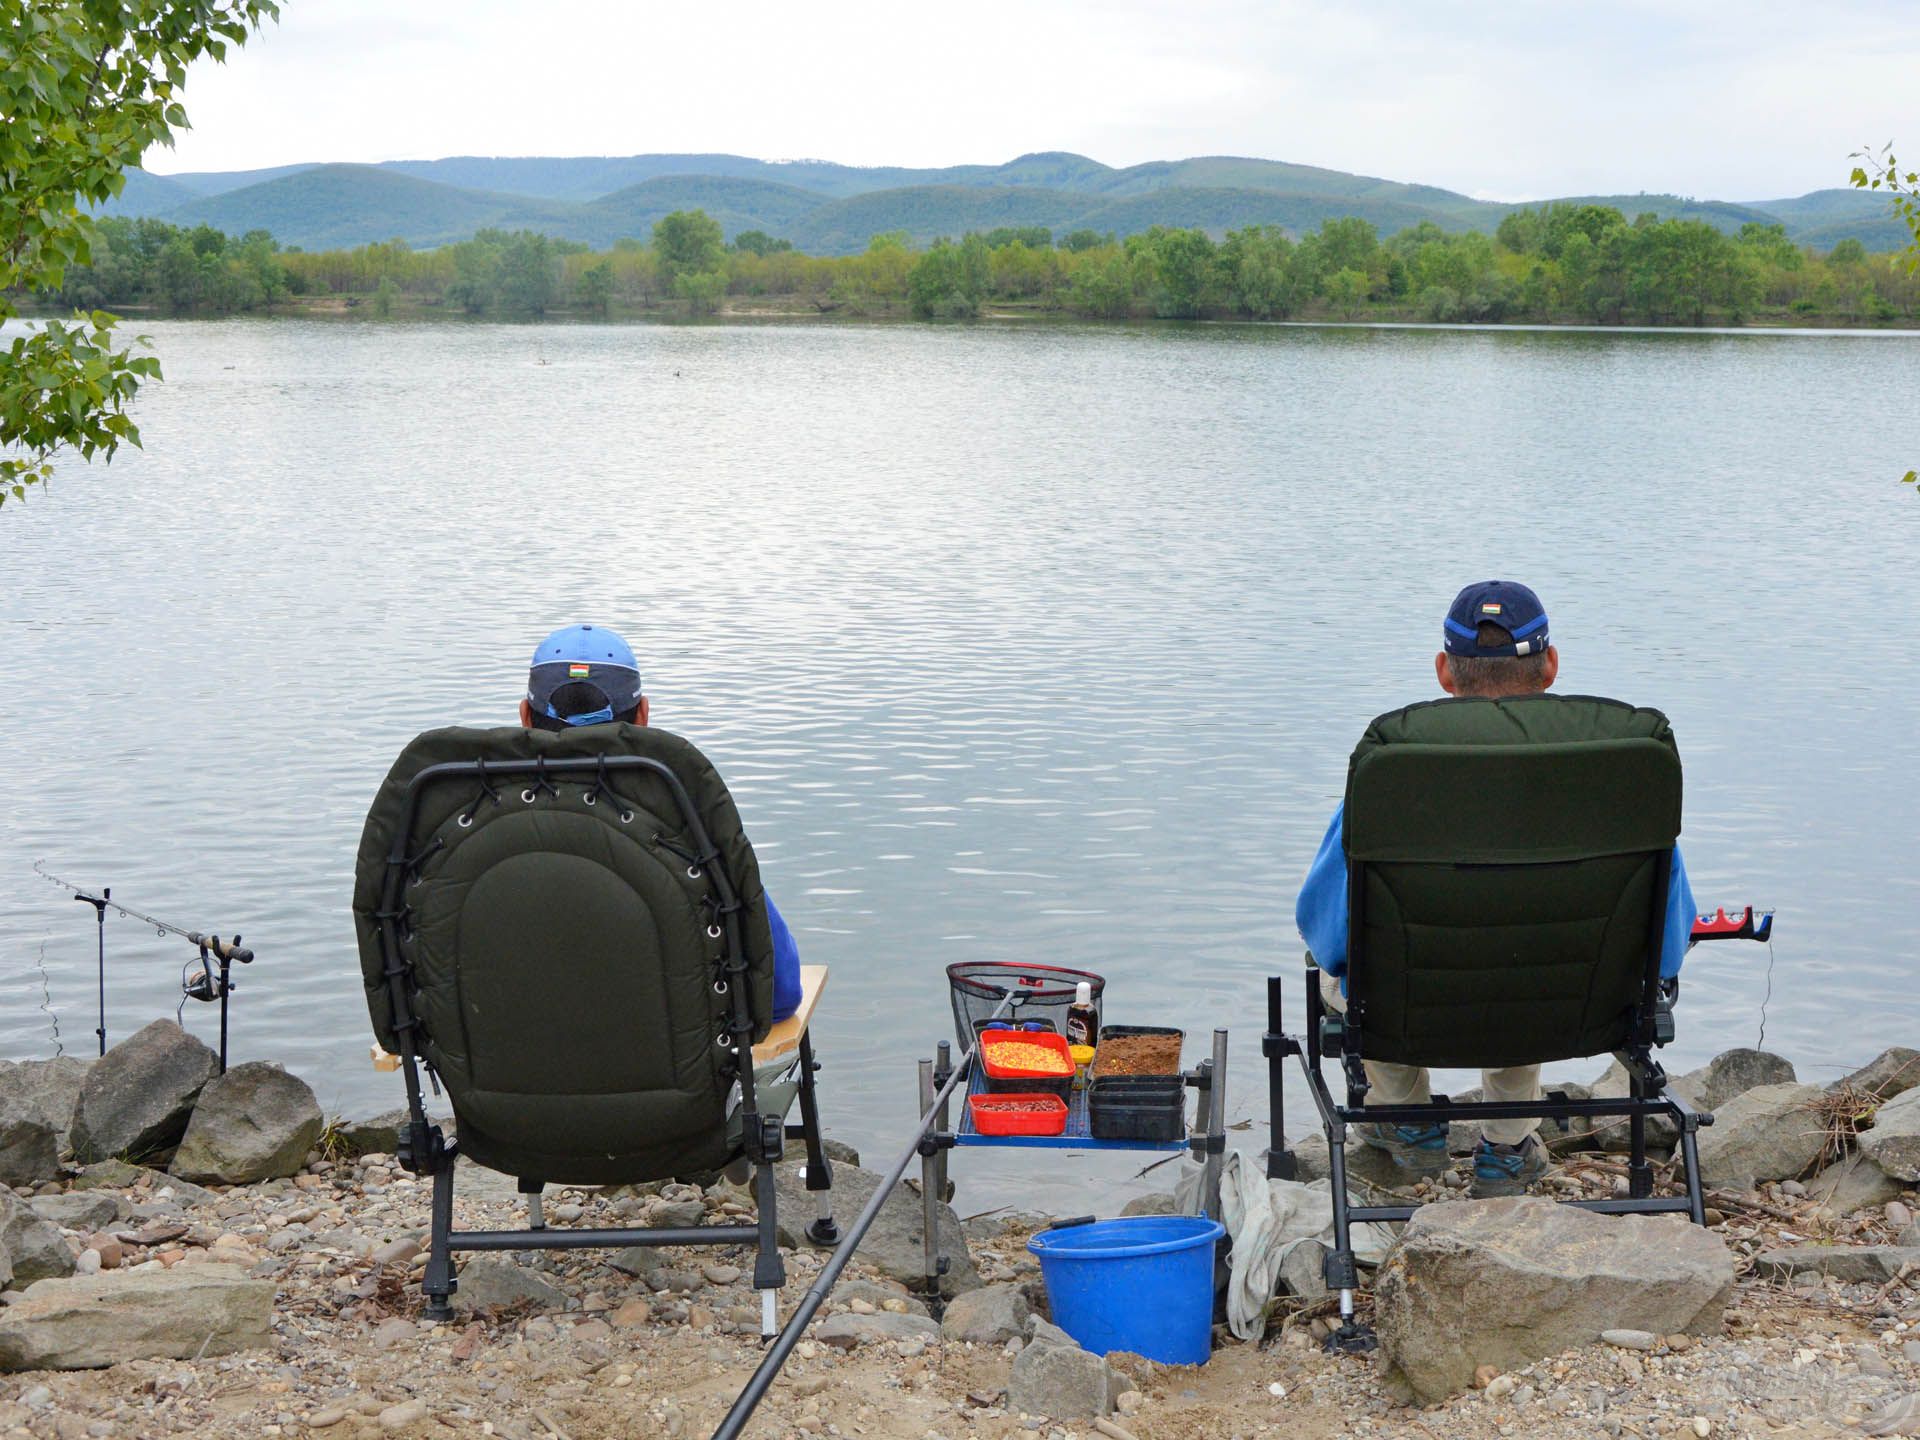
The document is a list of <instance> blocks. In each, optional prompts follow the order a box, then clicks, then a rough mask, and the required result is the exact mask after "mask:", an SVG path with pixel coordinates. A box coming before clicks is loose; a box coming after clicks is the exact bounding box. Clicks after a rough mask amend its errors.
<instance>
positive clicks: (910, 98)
mask: <svg viewBox="0 0 1920 1440" xmlns="http://www.w3.org/2000/svg"><path fill="white" fill-rule="evenodd" d="M1917 75H1920V4H1916V3H1913V0H1821V3H1818V4H1814V3H1807V0H1802V3H1795V4H1787V3H1770V0H1605V3H1567V0H1538V3H1520V0H1481V3H1443V0H1426V3H1421V0H1404V3H1386V0H1382V3H1365V0H1353V3H1336V0H1265V3H1259V0H1168V3H1143V0H1017V3H998V0H976V3H972V4H955V3H948V4H939V5H923V4H901V3H899V0H886V3H874V0H823V3H815V4H810V5H802V4H794V3H791V0H783V3H771V4H769V3H761V0H724V3H721V4H718V5H714V6H696V5H673V6H665V5H655V4H642V3H634V0H571V3H567V4H564V5H562V4H555V3H552V0H283V10H282V18H281V20H280V22H279V24H278V25H270V26H269V27H268V28H267V29H266V31H265V32H264V33H263V34H261V35H260V36H259V37H257V38H256V39H255V40H254V41H253V43H252V44H251V45H249V46H248V47H247V48H246V49H245V50H244V51H242V52H239V53H237V54H236V55H234V56H233V57H232V59H231V60H230V61H229V63H228V64H226V65H225V66H218V65H213V64H207V65H205V66H203V67H201V68H199V69H196V70H195V72H194V73H193V75H192V77H191V79H190V81H189V83H188V86H187V94H186V102H187V109H188V112H189V114H190V115H191V117H192V119H193V122H194V128H193V129H192V130H191V131H190V132H188V133H187V134H185V135H184V136H183V137H182V138H181V140H180V143H179V146H178V148H177V149H176V150H175V151H174V152H173V153H171V154H169V153H166V152H164V151H163V152H156V153H155V154H152V155H150V156H149V157H148V168H150V169H153V170H156V171H159V172H161V173H171V172H175V171H182V170H233V169H244V168H252V167H256V166H265V165H278V164H285V163H290V162H294V161H309V160H357V161H374V160H395V159H430V158H434V157H438V156H443V155H462V154H465V155H630V154H637V153H643V152H650V151H727V152H732V153H736V154H743V155H754V156H760V157H763V158H768V159H782V158H784V159H791V158H798V157H809V158H820V159H829V160H838V161H842V162H845V163H849V164H858V165H949V164H956V163H962V162H986V163H993V162H998V161H1002V160H1007V159H1011V158H1012V157H1013V156H1015V155H1018V154H1021V153H1024V152H1026V151H1031V150H1075V151H1079V152H1080V153H1082V154H1086V155H1091V156H1093V157H1094V158H1095V159H1097V160H1102V161H1105V162H1106V163H1107V164H1110V165H1130V164H1135V163H1137V162H1139V161H1142V160H1158V159H1178V158H1181V157H1184V156H1188V155H1206V154H1232V155H1257V156H1263V157H1266V158H1270V159H1277V160H1290V161H1299V162H1304V163H1308V164H1315V165H1326V166H1331V167H1333V168H1335V169H1340V170H1353V171H1358V172H1361V173H1363V174H1370V175H1380V176H1385V177H1387V178H1389V179H1394V180H1410V181H1419V182H1422V183H1427V184H1434V185H1443V186H1446V187H1447V188H1449V189H1454V190H1460V191H1464V192H1466V193H1468V194H1472V195H1478V196H1483V197H1486V198H1490V199H1530V198H1539V197H1544V196H1548V195H1565V194H1579V193H1614V192H1631V191H1638V190H1650V191H1674V192H1677V193H1680V194H1687V195H1696V196H1701V197H1711V198H1717V199H1733V200H1755V199H1770V198H1774V197H1777V196H1783V195H1793V194H1799V193H1801V192H1803V191H1806V190H1813V189H1819V188H1823V187H1826V186H1832V185H1840V184H1844V183H1845V176H1846V173H1847V170H1848V168H1849V162H1848V160H1847V155H1848V153H1849V152H1850V151H1851V150H1853V149H1855V148H1857V147H1858V146H1859V145H1860V144H1861V143H1862V142H1865V141H1872V142H1875V143H1878V142H1880V141H1883V140H1887V139H1892V138H1897V137H1905V139H1906V144H1907V145H1908V146H1909V147H1911V148H1916V149H1920V104H1916V102H1915V95H1916V88H1915V83H1914V82H1915V77H1916V76H1917Z"/></svg>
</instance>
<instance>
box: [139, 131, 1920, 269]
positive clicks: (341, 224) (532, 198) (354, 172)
mask: <svg viewBox="0 0 1920 1440" xmlns="http://www.w3.org/2000/svg"><path fill="white" fill-rule="evenodd" d="M1556 198H1573V199H1579V200H1590V201H1594V202H1597V203H1601V204H1608V205H1614V206H1617V207H1618V208H1619V209H1621V210H1622V211H1624V212H1626V213H1627V214H1628V215H1630V216H1631V215H1634V214H1638V213H1639V212H1641V211H1643V210H1651V211H1653V212H1654V213H1656V214H1658V215H1661V216H1662V217H1668V216H1681V217H1685V218H1691V219H1699V220H1704V221H1706V222H1707V223H1709V224H1712V225H1716V226H1718V227H1720V228H1721V229H1725V230H1730V231H1731V230H1738V229H1739V228H1740V226H1741V225H1742V224H1745V223H1746V222H1748V221H1761V222H1775V221H1777V222H1779V223H1780V224H1782V225H1784V226H1785V227H1786V230H1787V234H1788V235H1789V236H1790V237H1791V238H1793V239H1794V240H1796V241H1799V242H1801V243H1805V244H1813V245H1819V246H1822V247H1826V246H1830V245H1832V244H1833V243H1835V242H1836V241H1838V240H1840V239H1842V238H1845V237H1848V236H1851V237H1853V238H1856V239H1858V240H1859V241H1860V242H1861V243H1862V244H1863V245H1865V246H1866V247H1867V248H1868V249H1870V250H1888V249H1893V248H1896V247H1898V246H1899V245H1901V244H1902V243H1904V241H1905V240H1906V238H1907V232H1906V229H1905V227H1904V226H1903V225H1902V224H1901V223H1900V222H1899V221H1898V220H1896V219H1895V218H1894V217H1893V215H1892V213H1891V211H1890V209H1889V207H1888V205H1887V203H1886V200H1885V198H1884V197H1881V196H1875V195H1869V194H1865V193H1863V192H1860V191H1855V190H1817V191H1814V192H1813V193H1811V194H1808V195H1801V196H1795V197H1792V198H1789V199H1783V200H1773V201H1766V200H1761V201H1749V202H1728V201H1717V200H1694V199H1690V198H1683V197H1680V196H1675V195H1601V196H1577V197H1556ZM1523 203H1526V204H1544V203H1547V202H1546V201H1528V202H1523ZM693 208H699V209H703V210H705V211H707V213H708V214H710V215H712V216H713V217H714V218H715V219H717V220H719V221H720V223H721V225H722V227H723V228H724V229H725V231H726V233H727V236H728V238H732V237H733V236H734V235H737V234H738V233H740V232H741V231H743V230H764V231H766V232H767V233H768V234H770V235H773V236H775V237H777V238H780V239H785V240H790V241H792V242H793V244H794V245H796V246H797V247H799V248H800V249H802V250H806V251H809V252H811V253H816V254H846V253H849V252H851V251H856V250H860V249H862V248H864V247H865V246H866V244H867V241H868V239H869V238H870V237H871V236H873V235H875V234H879V233H882V232H885V231H905V232H906V233H907V234H908V235H909V236H910V237H911V238H912V239H913V240H915V241H916V242H919V243H925V242H927V241H929V240H932V239H934V238H936V237H937V236H941V235H952V236H958V235H961V234H964V233H965V232H967V231H969V230H991V229H994V228H996V227H998V226H1003V225H1015V226H1024V225H1044V226H1046V227H1047V228H1048V229H1050V230H1052V231H1053V232H1054V233H1055V235H1056V237H1057V236H1059V235H1062V234H1065V233H1066V232H1068V231H1071V230H1077V229H1091V230H1095V231H1099V232H1100V233H1102V234H1104V233H1106V232H1107V231H1112V232H1114V233H1116V234H1119V235H1130V234H1134V233H1137V232H1139V231H1141V230H1146V229H1148V228H1150V227H1152V226H1154V225H1180V226H1199V227H1201V228H1203V229H1206V230H1209V231H1213V232H1215V233H1216V234H1217V233H1219V232H1220V231H1223V230H1226V229H1229V228H1237V227H1239V226H1242V225H1251V224H1270V225H1280V226H1284V227H1286V228H1287V229H1289V230H1293V231H1296V232H1297V231H1302V230H1310V229H1313V228H1314V227H1316V226H1318V225H1319V224H1320V222H1321V221H1322V220H1325V219H1329V218H1333V217H1338V216H1343V215H1358V216H1360V217H1362V218H1363V219H1366V220H1370V221H1371V222H1373V224H1374V225H1375V226H1376V227H1378V229H1379V230H1380V231H1381V232H1382V233H1383V234H1391V233H1392V232H1394V231H1396V230H1400V229H1404V228H1407V227H1409V226H1412V225H1417V224H1420V223H1421V222H1422V221H1431V222H1433V223H1434V224H1437V225H1439V226H1441V227H1443V228H1445V229H1448V230H1486V231H1491V230H1492V229H1493V228H1494V227H1495V226H1496V225H1498V224H1499V223H1500V218H1501V217H1502V216H1503V215H1505V214H1506V213H1507V212H1508V211H1510V210H1513V209H1516V208H1518V207H1517V206H1515V205H1506V204H1498V203H1494V202H1491V201H1485V200H1476V199H1474V198H1472V197H1471V196H1468V195H1462V194H1459V193H1458V192H1456V191H1452V190H1446V189H1442V188H1440V187H1437V186H1432V185H1418V184H1407V183H1403V182H1401V181H1396V180H1385V179H1381V178H1379V177H1376V176H1369V175H1354V174H1349V173H1348V172H1346V171H1343V170H1328V169H1324V168H1321V167H1319V166H1313V165H1298V164H1291V163H1288V162H1285V161H1278V160H1261V159H1256V158H1252V157H1245V156H1232V155H1203V156H1194V157H1191V158H1188V159H1185V160H1156V161H1149V162H1147V163H1145V164H1141V165H1131V166H1126V167H1124V168H1115V167H1113V166H1109V165H1103V164H1101V163H1100V162H1099V161H1097V160H1093V159H1090V158H1088V157H1087V156H1085V155H1075V154H1072V153H1070V152H1067V151H1040V152H1036V153H1034V154H1030V155H1022V156H1019V157H1017V158H1016V159H1013V160H1010V161H1008V162H1006V163H1005V164H1003V165H953V166H946V167H943V168H938V169H911V168H904V167H898V166H878V167H862V166H854V165H841V164H838V163H836V162H833V161H827V160H785V161H783V160H756V159H753V158H751V157H748V156H743V155H723V154H690V155H665V154H662V155H627V156H522V157H486V156H474V155H464V156H448V157H445V158H443V159H439V160H393V161H386V162H383V163H381V164H378V165H354V164H304V165H281V166H274V167H271V168H268V169H264V170H247V171H198V172H187V173H183V174H178V175H154V174H150V173H148V172H146V171H139V170H136V171H132V172H129V174H128V176H127V186H126V190H125V192H124V193H123V194H122V195H121V196H120V197H119V198H118V199H117V200H116V201H114V202H113V203H112V204H111V205H109V206H107V207H106V213H108V214H120V215H135V216H138V215H153V216H157V217H159V218H162V219H165V220H167V221H170V222H172V223H174V224H178V225H197V224H201V223H205V224H209V225H213V226H216V227H217V228H219V229H222V230H225V231H228V232H229V233H233V234H241V233H244V232H246V231H248V230H254V229H264V230H269V231H271V232H272V233H273V235H274V236H275V238H277V239H278V240H280V241H281V242H282V243H283V244H288V245H298V246H301V247H303V248H305V249H322V248H334V247H341V246H353V245H361V244H366V243H369V242H371V241H376V240H389V239H395V238H398V239H402V240H405V241H406V242H407V243H408V244H410V245H414V246H421V247H425V246H436V245H445V244H449V243H452V242H454V241H458V240H463V239H466V238H467V237H469V236H471V235H472V234H473V233H474V232H475V231H476V230H480V229H484V228H486V227H489V226H503V227H507V228H514V229H520V228H525V229H536V230H542V231H544V232H545V233H547V234H549V235H553V236H556V237H558V238H562V239H569V240H579V241H582V242H584V243H587V244H591V245H595V246H601V247H604V246H605V245H608V244H610V243H611V242H612V241H614V240H616V239H619V238H620V237H622V236H629V235H630V236H635V237H638V238H642V239H644V238H645V237H646V236H647V234H648V233H649V231H650V230H651V229H652V227H653V224H654V222H655V221H657V220H658V219H660V217H661V216H663V215H666V214H668V213H670V212H671V211H673V210H679V209H693Z"/></svg>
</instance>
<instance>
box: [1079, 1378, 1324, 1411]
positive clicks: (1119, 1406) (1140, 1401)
mask: <svg viewBox="0 0 1920 1440" xmlns="http://www.w3.org/2000/svg"><path fill="white" fill-rule="evenodd" d="M1267 1393H1268V1394H1269V1395H1271V1396H1273V1398H1274V1399H1276V1400H1284V1399H1286V1398H1287V1387H1286V1386H1284V1385H1282V1384H1280V1383H1279V1382H1277V1381H1276V1382H1275V1383H1274V1384H1272V1385H1269V1386H1268V1387H1267ZM1146 1403H1147V1397H1146V1396H1144V1395H1142V1394H1141V1393H1140V1392H1139V1391H1138V1390H1122V1391H1121V1392H1120V1394H1119V1395H1118V1397H1116V1398H1115V1400H1114V1402H1113V1408H1114V1409H1116V1410H1118V1411H1119V1412H1120V1413H1121V1414H1122V1415H1127V1416H1133V1415H1138V1414H1139V1413H1140V1407H1141V1406H1142V1405H1144V1404H1146Z"/></svg>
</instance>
